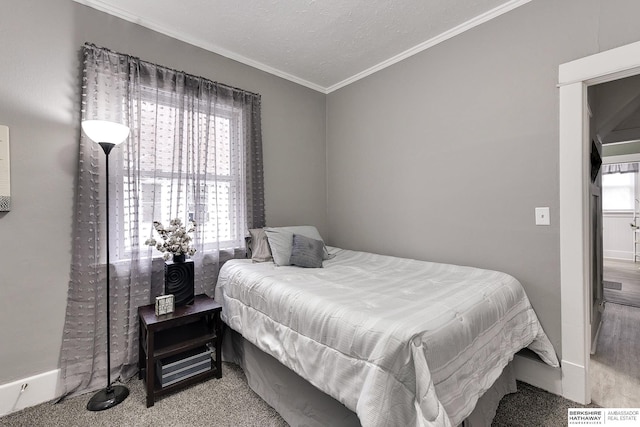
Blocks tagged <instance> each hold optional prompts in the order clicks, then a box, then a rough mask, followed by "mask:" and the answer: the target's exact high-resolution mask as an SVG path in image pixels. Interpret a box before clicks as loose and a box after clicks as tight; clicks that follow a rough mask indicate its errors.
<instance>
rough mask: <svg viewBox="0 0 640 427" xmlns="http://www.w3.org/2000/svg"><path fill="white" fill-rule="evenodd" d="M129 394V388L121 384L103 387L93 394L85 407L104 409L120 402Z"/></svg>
mask: <svg viewBox="0 0 640 427" xmlns="http://www.w3.org/2000/svg"><path fill="white" fill-rule="evenodd" d="M127 396H129V389H128V388H126V387H125V386H123V385H114V386H111V387H107V388H104V389H102V390H100V391H99V392H97V393H96V394H94V395H93V397H92V398H91V400H89V403H87V409H88V410H90V411H104V410H105V409H109V408H112V407H114V406H116V405H117V404H118V403H120V402H122V401H123V400H125V399H126V398H127Z"/></svg>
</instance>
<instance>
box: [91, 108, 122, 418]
mask: <svg viewBox="0 0 640 427" xmlns="http://www.w3.org/2000/svg"><path fill="white" fill-rule="evenodd" d="M82 130H83V131H84V133H85V135H87V136H88V137H89V139H91V140H92V141H94V142H97V143H98V144H100V146H101V147H102V149H103V150H104V154H105V155H106V168H107V178H106V180H105V181H106V183H107V186H106V188H107V191H106V205H107V216H106V218H107V221H106V225H107V252H106V255H107V260H106V261H107V285H106V290H107V387H106V388H104V389H102V390H100V391H98V392H97V393H96V394H94V395H93V397H92V398H91V400H89V403H87V409H88V410H90V411H102V410H104V409H109V408H111V407H114V406H116V405H117V404H118V403H120V402H122V401H123V400H125V399H126V398H127V396H129V389H128V388H127V387H125V386H123V385H116V386H112V385H111V331H110V329H111V328H110V322H111V319H110V317H109V311H110V309H111V305H110V303H109V287H110V285H111V281H110V280H109V270H110V264H109V153H110V152H111V149H112V148H113V147H115V146H116V145H118V144H120V143H121V142H124V140H125V139H127V137H128V136H129V128H128V127H127V126H125V125H122V124H120V123H114V122H107V121H104V120H85V121H83V122H82Z"/></svg>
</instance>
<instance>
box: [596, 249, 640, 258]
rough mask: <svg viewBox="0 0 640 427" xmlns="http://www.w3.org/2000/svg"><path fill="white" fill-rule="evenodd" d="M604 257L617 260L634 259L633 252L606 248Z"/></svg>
mask: <svg viewBox="0 0 640 427" xmlns="http://www.w3.org/2000/svg"><path fill="white" fill-rule="evenodd" d="M602 255H603V258H606V259H611V260H616V261H633V252H628V251H614V250H605V251H604V253H603V254H602Z"/></svg>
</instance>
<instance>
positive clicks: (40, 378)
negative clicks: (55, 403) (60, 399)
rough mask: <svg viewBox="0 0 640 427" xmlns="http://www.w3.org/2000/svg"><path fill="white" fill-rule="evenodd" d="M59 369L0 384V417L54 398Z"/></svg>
mask: <svg viewBox="0 0 640 427" xmlns="http://www.w3.org/2000/svg"><path fill="white" fill-rule="evenodd" d="M59 375H60V369H54V370H53V371H49V372H43V373H41V374H38V375H34V376H32V377H28V378H23V379H21V380H18V381H14V382H11V383H7V384H2V385H0V417H1V416H3V415H7V414H10V413H11V412H15V411H19V410H20V409H24V408H28V407H29V406H34V405H38V404H40V403H43V402H48V401H50V400H53V399H55V398H56V397H57V396H56V389H57V385H58V377H59Z"/></svg>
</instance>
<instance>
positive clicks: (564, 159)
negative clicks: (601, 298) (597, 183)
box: [558, 42, 640, 404]
mask: <svg viewBox="0 0 640 427" xmlns="http://www.w3.org/2000/svg"><path fill="white" fill-rule="evenodd" d="M636 74H640V42H636V43H632V44H629V45H626V46H622V47H619V48H616V49H612V50H609V51H606V52H601V53H598V54H595V55H592V56H588V57H586V58H582V59H578V60H575V61H572V62H568V63H565V64H562V65H560V67H559V79H558V82H559V89H560V153H559V154H560V280H561V284H560V286H561V328H562V362H561V363H562V394H563V396H564V397H566V398H568V399H571V400H574V401H576V402H579V403H583V404H586V403H589V402H591V391H590V383H589V359H590V348H591V345H590V343H591V327H592V325H591V315H590V307H591V301H592V300H591V289H590V283H589V282H590V281H589V277H590V272H591V268H592V261H591V256H590V250H589V249H590V248H589V232H590V228H589V226H590V218H591V216H590V211H589V180H588V178H587V177H588V170H589V161H590V159H589V154H590V145H589V144H590V140H589V114H588V108H587V87H589V86H592V85H594V84H598V83H604V82H609V81H613V80H617V79H620V78H623V77H628V76H632V75H636Z"/></svg>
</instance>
